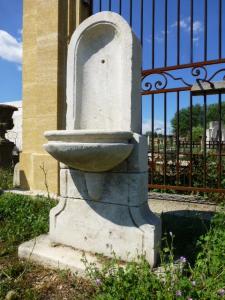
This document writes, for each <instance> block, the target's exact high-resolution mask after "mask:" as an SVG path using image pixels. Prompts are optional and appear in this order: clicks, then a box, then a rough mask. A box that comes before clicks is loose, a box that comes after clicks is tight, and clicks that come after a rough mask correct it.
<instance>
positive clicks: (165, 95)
mask: <svg viewBox="0 0 225 300" xmlns="http://www.w3.org/2000/svg"><path fill="white" fill-rule="evenodd" d="M166 115H167V93H164V176H163V177H164V178H163V183H164V184H166V171H167V151H166V150H167V126H166V122H167V118H166ZM153 136H154V134H153Z"/></svg>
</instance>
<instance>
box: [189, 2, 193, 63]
mask: <svg viewBox="0 0 225 300" xmlns="http://www.w3.org/2000/svg"><path fill="white" fill-rule="evenodd" d="M190 4H191V8H190V13H191V19H190V22H191V34H190V61H191V63H193V38H194V35H193V14H194V6H193V0H191V1H190Z"/></svg>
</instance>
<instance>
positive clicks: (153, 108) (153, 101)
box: [151, 94, 155, 183]
mask: <svg viewBox="0 0 225 300" xmlns="http://www.w3.org/2000/svg"><path fill="white" fill-rule="evenodd" d="M154 106H155V95H154V94H153V95H152V116H151V117H152V135H153V136H154V131H155V130H154V112H155V107H154ZM151 141H152V153H151V161H152V169H151V183H153V177H154V168H155V166H154V152H155V151H154V150H155V149H154V147H155V144H154V137H152V138H151Z"/></svg>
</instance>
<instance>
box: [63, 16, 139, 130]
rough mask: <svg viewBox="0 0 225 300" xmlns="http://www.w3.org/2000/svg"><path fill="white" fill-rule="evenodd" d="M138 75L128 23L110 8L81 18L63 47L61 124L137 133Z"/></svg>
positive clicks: (135, 47) (135, 43) (136, 51)
mask: <svg viewBox="0 0 225 300" xmlns="http://www.w3.org/2000/svg"><path fill="white" fill-rule="evenodd" d="M103 24H104V25H103ZM90 45H91V47H90ZM140 77H141V49H140V43H139V41H138V40H137V38H136V36H135V35H134V34H133V33H132V30H131V28H130V26H129V25H128V23H127V22H126V21H125V20H124V19H123V18H121V17H120V16H119V15H118V14H115V13H111V12H101V13H97V14H95V15H93V16H91V17H90V18H88V19H86V20H85V21H84V22H83V23H82V24H81V25H80V26H79V27H78V28H77V30H76V31H75V32H74V34H73V36H72V38H71V41H70V44H69V47H68V59H67V108H68V109H67V125H66V129H70V130H71V129H72V130H73V129H86V130H88V129H97V130H102V129H103V130H119V131H133V132H137V133H141V94H140V88H141V86H140ZM99 82H100V83H101V84H99Z"/></svg>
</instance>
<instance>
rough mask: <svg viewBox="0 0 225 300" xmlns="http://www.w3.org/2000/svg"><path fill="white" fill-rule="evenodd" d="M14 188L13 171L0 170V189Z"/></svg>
mask: <svg viewBox="0 0 225 300" xmlns="http://www.w3.org/2000/svg"><path fill="white" fill-rule="evenodd" d="M12 187H13V170H12V169H11V168H9V169H2V168H0V189H3V190H8V189H11V188H12Z"/></svg>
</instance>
